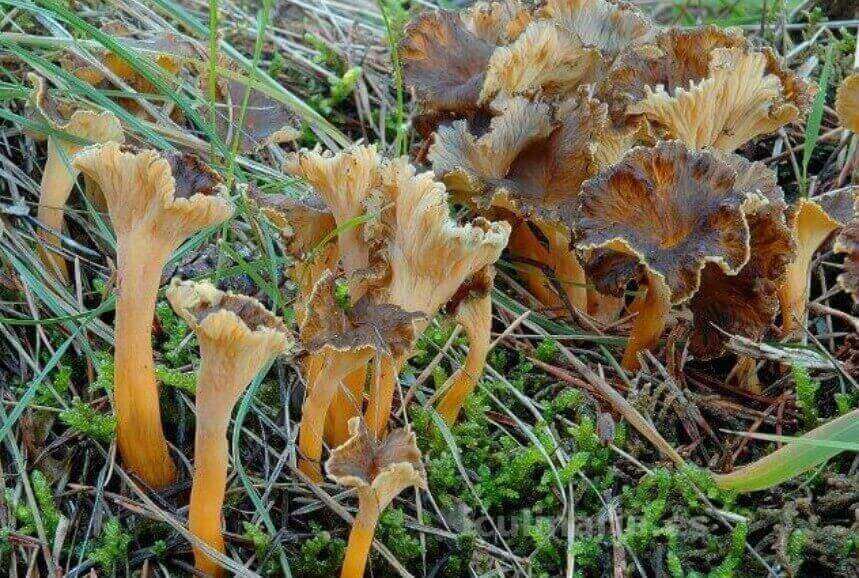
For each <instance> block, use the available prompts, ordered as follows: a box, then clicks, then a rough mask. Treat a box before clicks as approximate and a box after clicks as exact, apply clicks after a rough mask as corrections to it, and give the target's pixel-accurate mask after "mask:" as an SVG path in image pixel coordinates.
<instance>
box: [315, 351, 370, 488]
mask: <svg viewBox="0 0 859 578" xmlns="http://www.w3.org/2000/svg"><path fill="white" fill-rule="evenodd" d="M371 355H372V353H371V352H370V351H358V352H352V351H346V352H343V351H327V352H326V354H325V361H324V363H323V366H322V367H321V368H320V369H319V371H318V372H317V373H316V378H315V379H314V380H313V383H308V385H307V387H308V390H307V395H306V397H305V399H304V404H303V405H302V406H301V429H300V430H299V433H298V449H299V452H300V454H301V458H300V460H299V464H298V465H299V467H300V468H301V471H302V472H304V473H305V474H307V476H308V477H310V479H312V480H313V481H314V482H317V483H318V482H321V481H322V480H323V477H322V463H321V462H322V437H323V433H324V430H325V418H326V416H327V415H328V410H329V408H330V406H331V402H332V400H333V399H334V395H335V394H336V393H337V390H338V389H339V388H340V387H341V386H340V382H341V380H343V378H344V377H346V375H348V374H349V373H351V372H353V371H355V368H356V367H358V366H360V365H362V364H366V363H367V361H368V360H369V358H370V356H371Z"/></svg>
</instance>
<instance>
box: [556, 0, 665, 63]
mask: <svg viewBox="0 0 859 578" xmlns="http://www.w3.org/2000/svg"><path fill="white" fill-rule="evenodd" d="M542 14H543V15H544V16H546V17H548V18H550V19H552V20H554V21H556V22H558V23H559V24H561V26H563V27H564V28H565V29H567V30H569V31H571V32H574V33H575V34H576V35H577V36H578V37H579V38H580V39H581V40H582V42H584V43H585V44H586V45H588V46H596V47H597V48H599V49H600V51H602V53H603V55H604V56H606V57H608V58H609V59H610V60H612V59H614V58H615V57H616V56H617V55H618V54H619V53H621V52H622V51H623V50H625V49H626V48H627V47H629V46H635V45H637V44H642V43H645V42H647V41H649V40H650V39H651V38H652V37H653V35H654V33H655V31H656V27H655V26H654V25H653V21H652V20H651V19H650V18H648V17H647V16H645V15H644V14H642V13H641V11H639V10H638V8H636V7H635V6H633V5H632V4H627V3H626V2H616V1H614V0H549V1H548V2H547V3H546V6H545V7H544V8H543V11H542Z"/></svg>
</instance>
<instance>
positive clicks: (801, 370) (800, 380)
mask: <svg viewBox="0 0 859 578" xmlns="http://www.w3.org/2000/svg"><path fill="white" fill-rule="evenodd" d="M790 369H791V373H792V374H793V381H794V383H795V385H796V405H797V407H799V408H800V409H801V411H802V417H803V421H804V422H805V425H806V427H809V428H811V427H815V426H816V425H817V416H818V409H817V393H818V392H819V391H820V382H818V381H815V380H813V379H811V375H809V373H808V369H806V368H805V367H803V366H801V365H798V364H794V365H792V366H791V368H790Z"/></svg>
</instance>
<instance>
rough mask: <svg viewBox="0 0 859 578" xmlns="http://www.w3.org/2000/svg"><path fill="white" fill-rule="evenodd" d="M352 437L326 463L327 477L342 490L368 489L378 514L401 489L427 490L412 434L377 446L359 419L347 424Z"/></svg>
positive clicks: (392, 436) (397, 434)
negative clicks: (417, 488)
mask: <svg viewBox="0 0 859 578" xmlns="http://www.w3.org/2000/svg"><path fill="white" fill-rule="evenodd" d="M349 431H350V433H351V434H352V437H351V438H350V439H349V441H347V442H346V443H344V444H343V445H342V446H340V447H338V448H337V449H335V450H334V451H333V452H331V456H330V457H329V458H328V461H327V462H326V463H325V470H326V471H327V472H328V476H329V477H330V478H331V479H332V480H334V481H335V482H337V483H338V484H341V485H343V486H348V487H354V488H369V489H371V490H372V491H373V493H374V494H375V495H376V496H375V497H376V500H377V504H378V509H379V511H381V510H383V509H384V508H385V507H387V506H388V504H390V503H391V501H393V499H394V498H395V497H396V496H397V495H398V494H399V493H400V492H401V491H403V490H404V489H406V488H408V487H410V486H417V487H419V488H426V483H427V482H426V473H425V472H424V467H423V464H422V463H421V452H420V450H419V449H418V446H417V442H416V440H415V434H414V433H412V432H411V431H410V430H408V429H397V430H394V431H392V432H391V433H389V434H388V436H387V437H386V438H385V439H384V440H383V441H382V442H379V441H377V440H376V439H375V437H374V436H373V435H372V434H371V433H370V430H369V429H368V428H367V426H366V425H365V424H364V422H363V421H362V420H361V419H360V418H352V419H351V420H349Z"/></svg>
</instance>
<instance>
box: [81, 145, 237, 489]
mask: <svg viewBox="0 0 859 578" xmlns="http://www.w3.org/2000/svg"><path fill="white" fill-rule="evenodd" d="M72 165H73V167H74V168H75V169H77V170H80V171H81V172H82V173H84V174H85V175H87V176H89V177H90V178H91V179H93V181H95V183H96V184H97V185H98V186H99V187H100V188H101V190H102V191H103V192H104V195H105V198H106V200H107V205H108V212H109V215H110V220H111V223H112V224H113V228H114V231H116V243H117V268H118V275H117V283H118V295H117V299H116V351H115V363H116V380H115V381H116V388H115V392H114V397H115V403H116V417H117V442H118V444H119V450H120V453H121V454H122V458H123V460H124V461H125V464H126V465H127V466H128V467H129V468H130V469H131V470H133V471H134V472H135V473H136V474H137V475H139V476H140V477H141V478H143V479H144V480H145V481H146V482H147V483H148V484H149V485H150V486H153V487H162V486H165V485H167V484H169V483H170V482H172V481H173V479H174V477H175V469H174V467H173V463H172V461H171V459H170V454H169V452H168V450H167V442H166V440H165V438H164V432H163V429H162V427H161V415H160V411H159V402H158V388H157V385H156V383H155V372H154V370H153V358H152V319H153V316H154V313H155V304H156V300H157V297H158V287H159V285H160V282H161V273H162V269H163V268H164V264H165V262H166V261H167V259H168V258H169V256H170V254H171V253H172V252H173V251H175V250H176V249H177V248H178V247H179V245H180V244H181V243H182V242H184V241H185V240H186V239H187V238H188V237H190V236H191V235H193V234H194V233H196V232H198V231H201V230H203V229H205V228H207V227H211V226H214V225H217V224H219V223H223V222H224V221H226V220H227V219H228V218H229V217H230V216H231V215H232V212H233V209H232V206H231V205H230V202H229V200H228V199H227V198H226V193H227V191H226V188H225V187H224V185H223V184H221V180H220V178H219V177H218V175H217V174H215V173H214V172H213V171H212V170H211V169H209V168H208V167H207V166H206V165H204V164H203V163H202V161H200V160H199V159H198V158H197V157H195V156H193V155H183V154H168V155H164V156H162V155H159V154H158V153H156V152H154V151H149V150H145V151H141V152H138V153H134V152H128V151H124V150H123V149H122V148H121V147H120V146H119V145H118V144H116V143H107V144H103V145H98V146H94V147H90V148H88V149H85V150H83V151H81V152H80V153H78V155H77V156H76V157H75V159H74V161H73V163H72Z"/></svg>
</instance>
